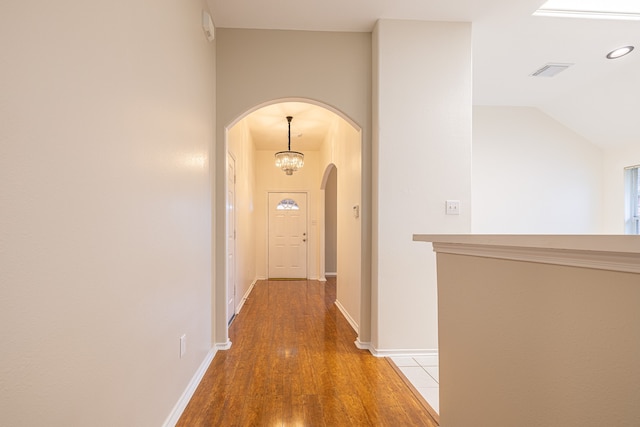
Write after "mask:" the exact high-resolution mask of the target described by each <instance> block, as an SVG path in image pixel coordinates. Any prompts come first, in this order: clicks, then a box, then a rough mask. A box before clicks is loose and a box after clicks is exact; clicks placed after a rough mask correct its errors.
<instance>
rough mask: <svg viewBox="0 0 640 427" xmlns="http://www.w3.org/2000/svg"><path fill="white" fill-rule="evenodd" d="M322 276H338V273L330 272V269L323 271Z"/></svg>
mask: <svg viewBox="0 0 640 427" xmlns="http://www.w3.org/2000/svg"><path fill="white" fill-rule="evenodd" d="M324 277H338V273H332V272H330V271H325V273H324Z"/></svg>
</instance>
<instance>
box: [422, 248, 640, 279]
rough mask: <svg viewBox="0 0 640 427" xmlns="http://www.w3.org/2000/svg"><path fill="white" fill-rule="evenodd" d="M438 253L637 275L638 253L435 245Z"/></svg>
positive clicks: (638, 271)
mask: <svg viewBox="0 0 640 427" xmlns="http://www.w3.org/2000/svg"><path fill="white" fill-rule="evenodd" d="M433 250H434V251H435V252H437V253H447V254H454V255H469V256H476V257H483V258H499V259H507V260H512V261H526V262H536V263H541V264H554V265H564V266H570V267H582V268H594V269H597V270H611V271H622V272H627V273H640V254H638V253H625V252H604V251H597V250H593V251H591V250H575V249H555V248H534V247H511V246H495V245H478V244H460V243H442V242H434V243H433Z"/></svg>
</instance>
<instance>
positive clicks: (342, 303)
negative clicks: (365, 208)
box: [320, 116, 362, 331]
mask: <svg viewBox="0 0 640 427" xmlns="http://www.w3.org/2000/svg"><path fill="white" fill-rule="evenodd" d="M361 152H362V151H361V132H360V131H359V130H358V129H356V128H354V127H353V126H352V125H351V124H349V123H347V122H346V121H345V120H343V119H341V118H339V117H338V116H336V117H335V118H334V121H333V123H332V125H331V128H330V130H329V132H328V134H327V137H326V138H325V141H324V144H323V146H322V150H321V153H320V155H321V160H320V173H321V176H324V174H325V173H326V170H327V168H328V167H329V166H330V165H333V166H335V167H336V168H337V183H336V187H337V188H336V189H337V199H336V227H337V236H336V249H337V253H336V267H337V273H338V278H337V298H336V299H337V303H338V305H339V307H340V308H341V310H342V312H343V313H344V314H345V316H346V317H347V319H348V320H349V322H350V323H351V324H352V326H353V327H354V328H355V329H356V331H359V330H360V324H361V322H362V310H361V308H362V288H361V282H362V279H361V277H362V276H361V271H362V258H361V244H362V227H361V218H360V217H358V218H356V217H355V215H354V209H353V208H354V206H358V209H359V210H360V211H361V210H362V207H361V204H362V195H361V191H362V166H361V164H362V162H361V157H362V156H361Z"/></svg>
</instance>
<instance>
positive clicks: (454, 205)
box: [446, 200, 460, 215]
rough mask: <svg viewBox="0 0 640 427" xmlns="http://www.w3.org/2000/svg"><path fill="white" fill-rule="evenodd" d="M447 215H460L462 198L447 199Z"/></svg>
mask: <svg viewBox="0 0 640 427" xmlns="http://www.w3.org/2000/svg"><path fill="white" fill-rule="evenodd" d="M446 211H447V215H460V200H447V202H446Z"/></svg>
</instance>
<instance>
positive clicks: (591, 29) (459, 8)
mask: <svg viewBox="0 0 640 427" xmlns="http://www.w3.org/2000/svg"><path fill="white" fill-rule="evenodd" d="M639 1H640V0H639ZM208 2H209V6H210V8H211V11H212V14H213V16H214V21H215V25H216V26H217V27H221V28H261V29H289V30H294V29H304V30H317V31H371V29H372V28H373V25H374V24H375V21H376V20H377V19H380V18H387V19H413V20H426V21H429V20H431V21H468V22H472V23H473V86H474V92H473V97H474V105H507V106H531V107H537V108H539V109H541V110H542V111H544V112H545V113H547V114H548V115H550V116H551V117H553V118H555V119H556V120H558V121H560V122H562V123H563V124H564V125H565V126H567V127H569V128H571V129H573V130H574V131H575V132H577V133H579V134H580V135H582V136H583V137H585V138H587V139H589V140H590V141H591V142H593V143H594V144H597V145H599V146H601V147H611V146H622V145H629V144H639V143H640V128H638V127H637V126H635V120H637V116H638V113H639V112H640V81H639V80H638V79H639V77H638V76H640V22H638V21H618V20H607V21H605V20H594V19H571V18H550V17H534V16H532V13H533V12H534V11H535V10H536V9H537V8H538V7H539V6H540V5H541V4H542V3H544V0H448V1H442V0H441V1H436V0H348V1H345V0H324V1H322V2H320V1H310V0H297V1H294V0H279V1H276V2H264V1H257V0H234V1H233V2H231V1H228V0H208ZM628 44H632V45H636V50H635V51H634V52H632V53H631V54H630V55H629V56H627V57H624V58H620V59H617V60H607V59H606V58H605V55H606V54H607V53H608V52H609V51H611V50H613V49H614V48H617V47H620V46H624V45H628ZM549 62H559V63H572V64H575V65H573V66H572V67H570V68H569V69H567V70H566V71H564V72H562V73H560V74H558V75H557V76H556V77H553V78H544V77H539V78H534V77H530V74H531V73H533V72H534V71H535V70H537V69H538V68H540V67H542V66H544V65H545V64H547V63H549ZM283 113H285V111H284V110H280V111H277V110H276V107H274V108H271V109H269V110H268V111H266V114H267V115H269V116H273V117H272V118H271V119H272V120H276V121H281V122H282V125H283V127H282V129H284V133H283V135H282V137H279V136H278V137H276V139H278V140H279V142H280V146H282V145H284V144H285V143H286V119H285V118H284V116H286V115H287V114H291V115H294V121H293V122H292V149H296V148H295V146H296V138H295V137H294V134H297V133H302V134H303V137H302V138H300V139H301V140H302V139H303V138H305V136H304V135H306V136H307V137H309V138H310V137H311V136H312V135H314V134H318V132H320V133H321V132H322V131H321V130H319V126H320V125H319V123H318V117H314V118H313V119H312V120H310V121H309V124H308V125H307V124H306V123H305V120H303V119H304V115H303V116H302V117H300V118H298V117H295V112H294V113H285V114H283ZM307 113H308V114H311V112H307ZM254 114H255V115H256V116H255V117H253V118H252V120H253V124H252V131H253V132H257V133H259V132H261V131H260V130H258V124H259V123H263V122H266V121H267V118H266V117H264V118H260V119H259V118H257V116H258V115H259V114H260V113H258V112H256V113H254ZM314 114H315V113H314ZM278 115H280V117H276V116H278ZM297 119H298V120H297ZM294 129H295V133H294ZM282 141H284V143H283V142H282ZM307 143H308V144H311V143H312V140H311V139H309V140H308V142H307ZM298 148H301V147H298ZM269 149H270V148H269ZM278 149H279V148H278Z"/></svg>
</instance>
